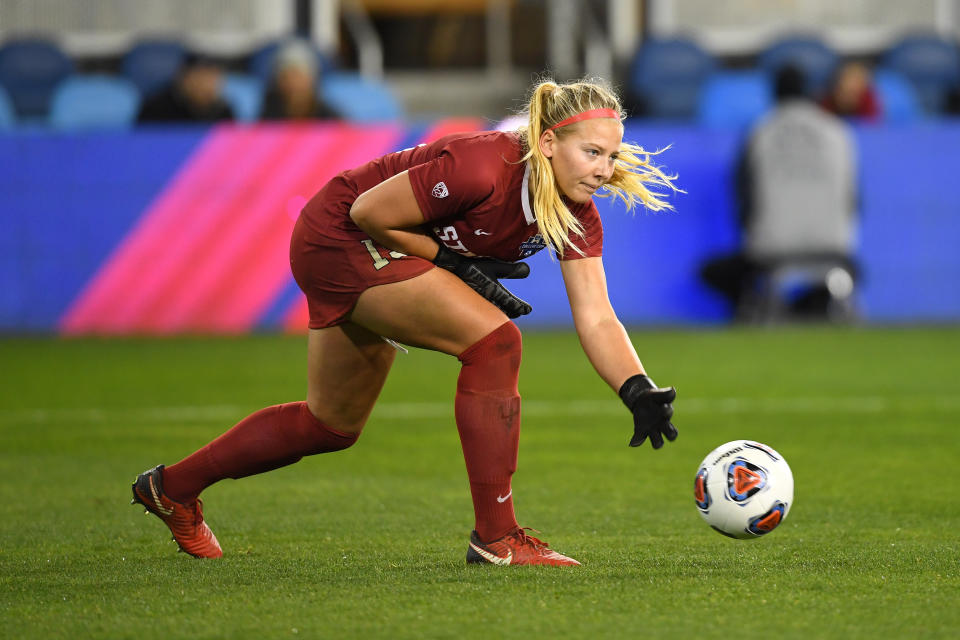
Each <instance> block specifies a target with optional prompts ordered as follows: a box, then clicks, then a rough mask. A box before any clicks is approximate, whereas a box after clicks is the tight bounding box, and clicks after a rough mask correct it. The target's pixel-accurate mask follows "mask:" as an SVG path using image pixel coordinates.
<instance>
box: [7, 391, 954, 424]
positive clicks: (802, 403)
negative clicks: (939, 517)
mask: <svg viewBox="0 0 960 640" xmlns="http://www.w3.org/2000/svg"><path fill="white" fill-rule="evenodd" d="M248 409H249V408H248V407H247V408H245V407H242V406H240V405H200V406H183V407H131V408H116V407H109V408H108V407H100V408H96V407H88V408H77V409H63V408H57V409H40V408H38V409H0V425H15V424H16V425H37V424H47V423H64V422H68V423H78V422H79V423H100V422H106V421H111V422H113V421H120V422H123V421H128V422H137V423H143V422H147V423H157V422H159V423H170V422H174V423H176V422H224V421H226V422H235V421H237V420H239V419H240V418H243V417H244V416H245V415H246V413H248ZM675 410H676V415H677V416H678V417H679V416H681V415H684V414H758V413H759V414H777V413H791V414H830V413H849V414H878V413H884V412H887V411H917V410H923V411H935V412H946V413H950V412H957V411H960V396H947V395H930V396H910V397H899V398H888V397H881V396H859V397H814V396H810V397H790V398H680V399H679V400H678V401H677V403H676V404H675ZM624 411H625V409H624V407H623V405H622V404H621V403H620V401H619V400H617V399H616V398H611V399H610V400H581V401H572V402H548V401H542V400H524V401H523V413H524V415H527V416H539V417H550V416H563V415H566V416H596V415H621V414H622V413H623V412H624ZM372 418H373V419H374V420H385V419H394V420H417V419H429V418H450V419H451V420H452V419H453V401H452V399H451V400H450V401H449V402H382V403H379V404H377V406H376V408H375V409H374V412H373V416H372Z"/></svg>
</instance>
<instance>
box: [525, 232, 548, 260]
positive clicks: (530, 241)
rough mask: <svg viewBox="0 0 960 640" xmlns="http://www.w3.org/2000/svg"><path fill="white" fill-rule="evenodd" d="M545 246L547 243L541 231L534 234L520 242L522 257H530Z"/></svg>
mask: <svg viewBox="0 0 960 640" xmlns="http://www.w3.org/2000/svg"><path fill="white" fill-rule="evenodd" d="M545 246H547V243H545V242H544V241H543V236H542V235H540V234H539V233H537V234H534V235H532V236H530V237H529V238H527V239H526V240H525V241H523V242H521V243H520V258H521V259H522V258H529V257H530V256H532V255H533V254H535V253H536V252H537V251H540V249H543V248H544V247H545Z"/></svg>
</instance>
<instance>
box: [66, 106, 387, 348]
mask: <svg viewBox="0 0 960 640" xmlns="http://www.w3.org/2000/svg"><path fill="white" fill-rule="evenodd" d="M399 137H400V131H399V130H398V129H396V128H395V127H378V128H374V129H366V130H359V129H354V128H352V127H345V126H341V125H332V124H331V125H307V126H294V125H275V126H259V127H252V128H233V127H224V128H219V129H217V130H215V131H214V132H213V133H212V134H211V137H210V138H209V139H208V141H207V142H206V143H205V144H204V145H203V148H201V149H200V150H198V152H197V153H195V154H194V156H193V157H192V158H191V160H190V161H189V162H187V163H186V164H185V166H184V167H183V169H182V170H181V171H180V172H179V173H178V174H177V176H176V177H175V179H174V180H173V181H172V183H171V185H170V187H169V188H168V189H167V190H166V192H164V193H163V194H162V195H161V196H160V197H159V198H158V199H157V200H156V201H155V203H154V205H153V206H152V207H151V208H150V209H148V211H147V213H146V214H145V215H144V217H143V219H142V220H141V222H140V223H139V224H138V225H137V226H136V227H135V229H134V230H133V231H132V232H131V234H130V235H128V237H127V239H126V240H125V241H124V242H123V244H122V245H121V246H120V247H119V248H118V249H117V251H115V252H114V255H113V256H111V259H110V260H108V261H107V263H106V264H105V265H104V267H103V268H101V270H100V272H98V274H97V275H96V276H95V277H94V279H93V280H92V281H91V283H90V285H88V287H87V290H86V291H85V292H84V294H83V295H82V296H81V298H80V299H79V300H78V301H77V302H76V303H75V304H74V306H73V308H72V309H71V310H70V312H68V314H67V315H66V317H65V318H64V321H63V323H62V327H63V330H64V331H66V332H70V333H76V332H83V331H101V332H129V331H140V332H142V331H149V332H163V333H168V332H174V331H184V330H192V331H231V332H234V331H241V330H244V329H249V328H251V327H252V326H253V325H254V324H255V323H256V321H257V319H258V318H259V317H260V315H261V314H262V313H263V311H264V310H265V309H266V308H268V306H269V305H270V303H271V302H272V301H273V300H275V299H276V296H277V295H279V294H280V293H281V292H282V291H283V290H284V289H285V287H287V286H288V284H289V279H290V274H289V260H288V253H289V234H290V229H291V228H292V226H293V222H294V221H293V220H292V219H291V217H290V216H289V215H288V214H287V211H286V208H287V206H288V204H289V203H290V202H291V201H293V200H305V198H306V197H308V196H311V195H313V193H314V192H315V191H316V190H317V189H319V188H320V187H321V186H322V185H323V184H324V183H325V182H326V180H328V179H329V178H330V177H332V176H333V175H335V174H336V173H337V172H339V171H341V170H343V169H346V168H350V167H352V166H355V165H358V164H361V163H362V162H365V161H366V160H368V159H369V158H371V157H375V156H377V155H381V154H383V153H386V152H387V151H390V150H391V147H392V145H394V144H396V142H397V140H398V139H399Z"/></svg>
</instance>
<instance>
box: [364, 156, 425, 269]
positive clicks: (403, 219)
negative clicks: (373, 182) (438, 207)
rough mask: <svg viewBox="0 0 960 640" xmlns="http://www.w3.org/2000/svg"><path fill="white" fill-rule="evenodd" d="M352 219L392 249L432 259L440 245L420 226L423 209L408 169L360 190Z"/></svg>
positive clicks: (422, 221) (368, 233)
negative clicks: (362, 190) (414, 193)
mask: <svg viewBox="0 0 960 640" xmlns="http://www.w3.org/2000/svg"><path fill="white" fill-rule="evenodd" d="M350 218H351V219H352V220H353V222H354V223H355V224H356V225H357V226H358V227H360V229H362V230H363V231H364V232H365V233H366V234H367V235H368V236H370V237H371V238H373V239H374V240H376V241H377V242H378V243H380V244H381V245H383V246H384V247H387V248H388V249H392V250H393V251H399V252H400V253H405V254H407V255H408V256H420V257H421V258H426V259H427V260H433V259H434V258H435V257H436V255H437V250H438V249H439V248H440V245H439V244H438V243H437V241H436V240H434V239H433V238H431V237H430V236H428V235H426V234H425V233H424V232H423V231H422V230H421V229H420V225H422V224H423V223H424V217H423V212H422V211H421V210H420V204H419V203H418V202H417V198H416V197H415V196H414V195H413V186H412V185H411V184H410V176H409V175H408V174H407V172H406V171H403V172H401V173H398V174H397V175H395V176H393V177H391V178H388V179H386V180H384V181H383V182H381V183H380V184H378V185H377V186H375V187H373V188H372V189H370V190H368V191H365V192H363V193H361V194H360V196H359V197H358V198H357V199H356V200H355V201H354V203H353V206H352V207H350Z"/></svg>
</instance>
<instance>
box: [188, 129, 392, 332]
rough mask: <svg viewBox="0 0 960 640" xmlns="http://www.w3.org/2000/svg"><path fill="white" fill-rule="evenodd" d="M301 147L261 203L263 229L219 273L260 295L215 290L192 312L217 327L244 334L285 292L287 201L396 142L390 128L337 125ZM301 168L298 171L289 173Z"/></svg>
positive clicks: (290, 226)
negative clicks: (265, 218)
mask: <svg viewBox="0 0 960 640" xmlns="http://www.w3.org/2000/svg"><path fill="white" fill-rule="evenodd" d="M313 138H314V140H313V141H312V143H309V142H308V143H307V144H305V145H304V146H305V152H304V153H302V154H300V155H301V156H302V157H301V158H297V159H293V160H291V162H289V165H290V167H291V171H290V178H289V180H285V181H284V182H283V184H277V185H276V186H274V187H273V188H272V192H273V193H272V195H271V196H270V197H269V198H268V199H267V201H266V202H265V206H266V207H267V211H268V212H269V226H268V227H266V228H263V233H262V234H260V235H257V236H254V237H253V238H252V243H250V244H249V245H248V249H247V251H246V252H245V253H242V252H239V251H238V252H237V254H236V255H235V257H234V263H233V266H232V267H231V268H230V269H229V270H228V271H227V272H226V273H225V274H224V275H225V277H226V278H227V279H231V278H237V279H239V281H241V282H243V283H244V286H245V287H247V289H248V291H249V292H251V293H255V292H257V291H258V290H259V291H260V292H261V294H260V295H255V296H252V297H251V296H236V295H232V294H231V293H230V291H229V290H228V289H227V288H226V287H222V286H221V287H217V288H215V289H214V290H213V291H212V295H211V296H210V297H209V298H208V299H207V300H206V302H205V304H204V305H203V306H202V307H200V308H199V309H198V310H197V311H198V312H199V313H200V314H201V315H203V316H205V317H210V318H212V319H214V320H216V321H218V322H220V323H222V324H221V325H219V326H220V327H222V329H223V330H229V331H233V330H245V329H249V328H251V327H252V326H254V325H255V324H256V322H257V321H258V320H259V318H260V317H261V316H262V314H263V312H264V311H265V310H266V309H267V308H268V307H269V305H270V304H272V303H273V301H274V300H275V299H276V297H277V296H278V295H280V294H281V293H282V292H283V291H285V290H286V287H287V285H288V283H289V279H290V232H291V230H292V229H293V225H294V222H295V219H291V218H290V216H289V215H288V213H287V210H286V206H287V203H288V202H289V201H290V200H291V199H292V198H295V197H296V196H297V195H299V194H309V195H310V196H312V195H313V194H314V192H316V191H317V190H318V189H319V188H320V187H322V186H323V185H324V184H325V183H326V182H327V181H328V180H329V179H330V178H332V177H333V176H334V175H336V174H337V173H339V172H341V171H343V170H345V169H349V168H352V167H354V166H356V165H358V164H361V163H363V162H366V161H368V160H369V158H370V157H371V153H372V154H374V157H375V156H377V155H381V154H383V153H386V152H387V151H390V150H392V148H393V147H394V145H396V144H397V142H398V141H399V139H400V131H399V130H397V129H396V128H395V127H384V128H380V129H376V130H369V129H357V128H354V127H343V128H341V129H340V130H339V135H338V136H336V137H331V136H323V137H321V136H319V135H314V136H313ZM296 167H301V168H302V170H301V171H299V172H296V171H293V170H292V169H294V168H296Z"/></svg>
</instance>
